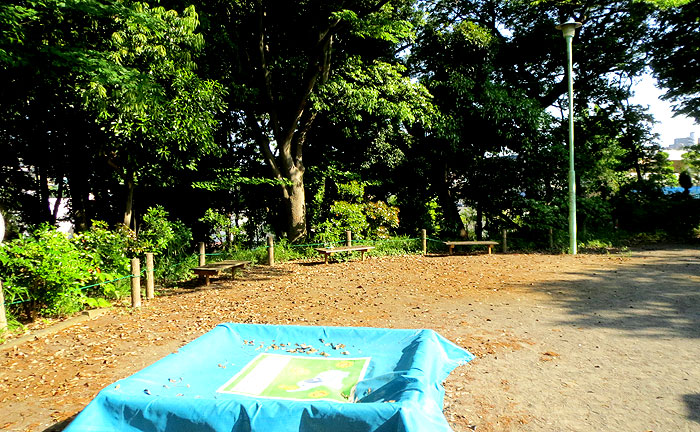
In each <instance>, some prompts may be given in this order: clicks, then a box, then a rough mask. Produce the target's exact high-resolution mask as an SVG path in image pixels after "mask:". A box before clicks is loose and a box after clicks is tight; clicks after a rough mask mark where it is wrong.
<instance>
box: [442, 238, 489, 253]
mask: <svg viewBox="0 0 700 432" xmlns="http://www.w3.org/2000/svg"><path fill="white" fill-rule="evenodd" d="M445 244H446V245H447V246H449V247H450V255H452V254H453V253H454V248H455V246H488V248H489V255H491V248H492V247H493V246H497V245H498V242H495V241H447V242H445Z"/></svg>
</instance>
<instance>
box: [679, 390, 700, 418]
mask: <svg viewBox="0 0 700 432" xmlns="http://www.w3.org/2000/svg"><path fill="white" fill-rule="evenodd" d="M683 402H685V407H686V410H687V411H688V414H687V416H688V418H689V419H690V420H692V421H694V422H697V423H700V394H698V393H695V394H687V395H683Z"/></svg>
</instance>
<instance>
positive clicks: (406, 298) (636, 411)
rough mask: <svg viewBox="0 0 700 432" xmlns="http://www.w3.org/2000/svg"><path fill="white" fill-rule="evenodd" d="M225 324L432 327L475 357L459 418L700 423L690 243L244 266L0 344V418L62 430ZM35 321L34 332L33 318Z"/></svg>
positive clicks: (698, 304) (513, 423) (699, 332)
mask: <svg viewBox="0 0 700 432" xmlns="http://www.w3.org/2000/svg"><path fill="white" fill-rule="evenodd" d="M221 322H241V323H271V324H308V325H342V326H371V327H390V328H430V329H434V330H436V331H438V332H439V333H440V334H442V335H443V336H445V337H447V338H448V339H450V340H452V341H453V342H455V343H457V344H458V345H460V346H463V347H465V348H466V349H468V350H469V351H471V352H472V353H473V354H475V355H476V356H477V358H476V359H475V360H474V361H472V362H471V363H469V364H468V365H466V366H462V367H459V368H457V369H456V370H455V371H454V372H453V373H452V374H451V375H450V377H449V378H448V379H447V381H446V383H445V388H446V397H445V416H446V417H447V419H448V421H449V422H450V424H451V426H452V427H453V428H454V430H455V431H457V432H462V431H473V430H476V431H535V430H537V431H592V430H600V431H641V432H643V431H655V432H661V431H700V361H698V359H699V358H700V248H692V247H687V246H665V247H657V248H655V249H653V250H652V249H648V250H635V251H632V252H629V253H624V254H615V255H589V254H579V255H577V256H569V255H540V254H513V253H509V254H494V255H486V254H484V253H477V254H467V255H454V256H446V255H432V256H427V257H420V256H402V257H381V258H369V259H368V260H367V261H365V262H361V261H351V262H343V263H333V264H329V265H324V264H322V263H320V261H319V260H316V261H308V262H291V263H286V264H281V265H278V266H275V267H267V266H255V267H251V268H249V269H247V270H245V271H244V272H243V274H242V275H240V276H237V277H236V279H235V280H230V279H221V280H218V281H215V282H214V283H213V284H212V285H211V286H210V287H209V288H204V287H200V288H197V289H177V290H172V291H169V292H167V293H164V294H163V295H161V296H159V297H157V298H156V299H155V300H151V301H149V302H147V303H146V304H145V305H144V307H142V308H141V309H140V310H135V311H134V310H131V309H129V308H127V307H115V308H113V309H110V310H108V311H106V312H105V313H104V314H102V315H101V316H99V317H98V318H95V319H92V320H89V321H84V322H80V323H78V324H75V325H73V326H70V327H68V328H66V329H64V330H60V331H57V332H53V333H50V334H48V335H43V336H40V337H36V338H33V339H32V340H30V341H28V342H25V343H22V344H19V345H17V346H14V347H11V348H7V345H8V343H12V339H9V340H8V343H6V344H5V347H4V348H3V347H2V346H0V429H2V430H12V431H47V430H51V431H58V430H61V429H62V428H63V427H65V426H66V425H67V424H68V422H69V421H70V419H71V418H72V417H73V416H74V415H75V414H76V413H78V412H79V411H80V410H81V409H82V408H83V407H84V406H85V405H86V404H87V403H88V402H89V401H90V400H91V399H92V398H93V397H94V396H95V395H96V394H97V392H98V391H99V390H100V389H102V388H103V387H105V386H107V385H108V384H109V383H111V382H113V381H115V380H117V379H121V378H124V377H126V376H128V375H130V374H132V373H134V372H136V371H138V370H139V369H142V368H143V367H144V366H146V365H148V364H151V363H153V362H154V361H156V360H158V359H160V358H161V357H164V356H166V355H167V354H169V353H171V352H173V351H175V350H176V349H177V348H178V347H180V346H182V345H184V344H185V343H187V342H189V341H191V340H193V339H194V338H196V337H198V336H200V335H202V334H203V333H204V332H206V331H208V330H210V329H211V328H212V327H214V326H215V325H216V324H218V323H221ZM36 327H37V326H35V327H34V328H32V329H31V331H36Z"/></svg>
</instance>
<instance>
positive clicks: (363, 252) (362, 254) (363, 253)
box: [360, 251, 365, 261]
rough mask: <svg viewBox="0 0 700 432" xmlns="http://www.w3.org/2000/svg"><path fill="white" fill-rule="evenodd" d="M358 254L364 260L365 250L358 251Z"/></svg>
mask: <svg viewBox="0 0 700 432" xmlns="http://www.w3.org/2000/svg"><path fill="white" fill-rule="evenodd" d="M360 256H361V257H362V261H364V260H365V251H360Z"/></svg>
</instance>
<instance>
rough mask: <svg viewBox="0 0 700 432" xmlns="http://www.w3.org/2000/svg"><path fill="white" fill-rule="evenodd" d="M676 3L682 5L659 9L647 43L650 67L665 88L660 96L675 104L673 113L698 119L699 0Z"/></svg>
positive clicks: (699, 109)
mask: <svg viewBox="0 0 700 432" xmlns="http://www.w3.org/2000/svg"><path fill="white" fill-rule="evenodd" d="M676 3H681V5H680V6H676V7H672V8H668V9H662V10H660V11H659V12H658V17H657V18H656V26H655V27H654V32H653V36H654V37H653V38H652V39H651V40H650V42H649V48H650V51H651V54H652V57H651V58H652V60H651V66H652V68H653V74H654V76H655V77H656V79H657V80H658V82H659V84H660V85H661V86H663V87H664V88H666V89H667V90H666V93H665V94H664V96H663V98H664V99H666V100H669V101H671V102H673V103H674V105H673V109H674V111H675V113H676V114H682V115H686V116H688V117H694V118H695V120H696V121H697V122H700V82H698V79H697V75H698V74H697V70H698V67H699V66H700V65H698V57H699V56H698V46H700V25H699V24H700V21H698V20H699V18H698V17H700V1H698V0H693V1H690V2H676ZM682 3H685V4H682Z"/></svg>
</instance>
